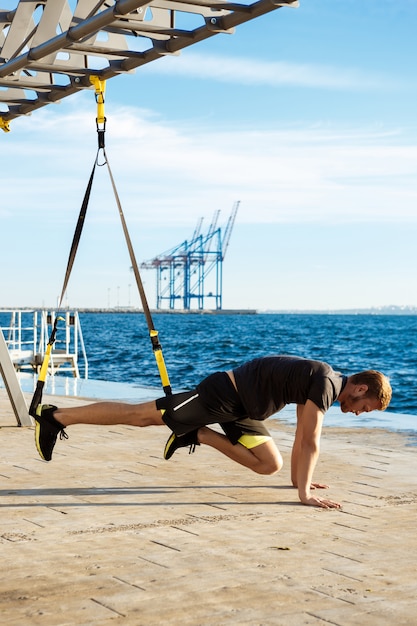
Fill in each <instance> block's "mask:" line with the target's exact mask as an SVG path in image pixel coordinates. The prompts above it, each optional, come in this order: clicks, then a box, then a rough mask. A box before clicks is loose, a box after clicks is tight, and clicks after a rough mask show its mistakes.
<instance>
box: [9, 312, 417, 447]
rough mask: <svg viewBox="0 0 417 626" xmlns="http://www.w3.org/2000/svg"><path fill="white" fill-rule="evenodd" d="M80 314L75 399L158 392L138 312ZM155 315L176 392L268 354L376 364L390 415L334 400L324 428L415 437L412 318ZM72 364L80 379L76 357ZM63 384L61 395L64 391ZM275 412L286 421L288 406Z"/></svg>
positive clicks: (352, 367) (416, 322)
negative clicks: (345, 407)
mask: <svg viewBox="0 0 417 626" xmlns="http://www.w3.org/2000/svg"><path fill="white" fill-rule="evenodd" d="M2 316H4V314H0V326H1V325H2ZM79 320H80V326H81V331H82V337H83V341H84V345H85V349H86V353H87V360H88V381H85V382H84V383H83V387H82V388H80V387H79V385H78V387H77V390H76V391H73V392H72V393H74V395H83V396H88V397H93V398H95V397H97V398H103V399H114V400H127V401H134V400H135V398H137V399H138V400H140V399H141V397H142V395H141V393H139V391H140V390H141V389H142V388H145V389H147V390H148V391H149V393H151V395H153V396H152V397H157V396H159V395H163V393H162V390H161V381H160V378H159V371H158V367H157V364H156V361H155V357H154V353H153V350H152V344H151V340H150V337H149V329H148V325H147V322H146V318H145V316H144V314H143V313H142V312H140V311H139V312H126V311H124V312H117V311H116V312H113V311H111V312H106V311H102V312H79ZM152 321H153V326H154V328H155V329H156V330H157V331H158V337H159V340H160V344H161V346H162V354H163V358H164V361H165V365H166V368H167V371H168V375H169V379H170V383H171V387H172V389H173V391H174V392H175V391H182V390H184V389H189V388H192V387H194V386H195V385H196V384H197V383H198V382H199V381H200V380H201V379H202V378H204V377H205V376H207V375H208V374H210V373H212V372H215V371H218V370H226V369H231V368H233V367H236V366H237V365H239V364H241V363H243V362H245V361H248V360H250V359H253V358H256V357H259V356H265V355H273V354H288V355H297V356H301V357H306V358H311V359H318V360H322V361H326V362H327V363H329V364H330V365H331V366H332V367H333V368H334V369H335V370H337V371H340V372H343V373H344V374H346V375H349V374H352V373H355V372H357V371H361V370H365V369H376V370H380V371H382V372H383V373H384V374H386V375H387V376H388V377H389V378H390V381H391V385H392V388H393V398H392V402H391V404H390V407H389V409H388V411H386V412H379V411H376V412H373V413H369V414H366V415H361V416H354V415H350V414H342V413H341V412H340V410H339V409H338V407H337V406H335V407H332V409H331V410H330V411H329V414H328V415H326V419H325V424H326V423H327V425H330V426H343V427H351V426H353V427H361V426H363V427H367V428H369V427H373V426H374V427H383V428H388V429H391V430H401V431H405V432H407V433H409V434H410V435H411V436H414V437H417V315H382V314H381V315H378V314H360V313H359V314H338V313H333V314H326V313H317V314H310V313H253V314H249V313H247V314H245V313H244V312H243V313H242V312H236V313H233V312H228V313H221V312H216V313H209V312H201V313H199V312H192V313H183V312H177V313H175V312H174V313H171V312H153V313H152ZM3 323H4V322H3ZM58 333H59V331H58ZM58 337H59V334H58ZM79 366H80V371H81V375H83V362H82V360H80V363H79ZM57 378H58V377H57V376H55V379H57ZM60 378H63V377H60ZM65 383H66V387H65V389H66V391H65V393H71V390H69V391H68V389H70V387H68V380H66V381H65ZM25 384H26V386H27V385H29V388H30V386H32V387H33V384H34V383H33V381H32V382H26V383H25V381H23V382H22V388H24V385H25ZM55 385H56V381H55ZM29 388H26V389H24V390H29ZM46 390H47V389H46ZM58 393H59V392H58ZM279 418H280V419H282V418H284V419H286V420H287V421H292V420H293V419H294V407H289V408H288V410H286V411H285V412H284V415H281V414H279Z"/></svg>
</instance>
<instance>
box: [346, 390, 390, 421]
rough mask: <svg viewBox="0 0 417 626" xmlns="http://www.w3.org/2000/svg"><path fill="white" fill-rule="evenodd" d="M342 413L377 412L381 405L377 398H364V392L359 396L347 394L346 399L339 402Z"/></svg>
mask: <svg viewBox="0 0 417 626" xmlns="http://www.w3.org/2000/svg"><path fill="white" fill-rule="evenodd" d="M340 409H341V411H342V413H355V415H360V414H361V413H369V411H379V410H380V409H381V403H380V401H379V400H378V399H377V398H370V397H368V398H367V397H366V392H365V393H362V394H361V395H357V394H355V393H349V394H347V396H346V398H345V399H343V400H342V401H341V402H340Z"/></svg>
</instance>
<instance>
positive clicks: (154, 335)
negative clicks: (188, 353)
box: [90, 76, 172, 395]
mask: <svg viewBox="0 0 417 626" xmlns="http://www.w3.org/2000/svg"><path fill="white" fill-rule="evenodd" d="M90 80H91V82H92V83H93V84H94V86H95V89H96V101H97V119H96V122H97V132H98V134H99V139H98V141H99V149H102V150H103V155H104V164H106V165H107V169H108V172H109V176H110V181H111V184H112V188H113V193H114V197H115V200H116V204H117V208H118V211H119V217H120V220H121V223H122V228H123V233H124V236H125V239H126V244H127V248H128V251H129V256H130V262H131V265H132V270H133V273H134V276H135V280H136V284H137V287H138V291H139V296H140V299H141V302H142V307H143V312H144V314H145V318H146V322H147V325H148V330H149V336H150V339H151V343H152V349H153V353H154V356H155V360H156V364H157V367H158V372H159V376H160V379H161V382H162V388H163V390H164V393H165V395H171V394H172V389H171V384H170V382H169V376H168V371H167V368H166V365H165V361H164V356H163V354H162V346H161V344H160V342H159V338H158V331H157V330H156V329H155V326H154V323H153V320H152V316H151V312H150V309H149V305H148V301H147V298H146V294H145V290H144V287H143V283H142V279H141V276H140V273H139V267H138V264H137V261H136V257H135V253H134V250H133V246H132V241H131V239H130V235H129V231H128V228H127V224H126V220H125V217H124V214H123V209H122V205H121V202H120V198H119V194H118V193H117V189H116V184H115V182H114V178H113V174H112V171H111V168H110V163H109V160H108V157H107V154H106V149H105V139H104V133H105V127H106V118H105V115H104V91H105V81H101V80H100V79H99V78H98V77H96V76H92V77H91V78H90ZM104 164H102V165H104Z"/></svg>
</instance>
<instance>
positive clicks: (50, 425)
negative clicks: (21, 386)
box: [35, 404, 68, 461]
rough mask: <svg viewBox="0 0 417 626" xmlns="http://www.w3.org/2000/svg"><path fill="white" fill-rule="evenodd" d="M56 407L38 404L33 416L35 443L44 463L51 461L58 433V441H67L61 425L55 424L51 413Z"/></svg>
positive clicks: (55, 421)
mask: <svg viewBox="0 0 417 626" xmlns="http://www.w3.org/2000/svg"><path fill="white" fill-rule="evenodd" d="M56 409H57V407H56V406H53V405H52V404H39V406H38V407H37V409H36V415H35V443H36V448H37V450H38V452H39V455H40V457H41V458H42V459H43V460H44V461H50V460H51V459H52V450H53V449H54V446H55V443H56V438H57V436H58V433H59V438H60V439H68V435H67V433H66V432H65V430H64V427H63V425H62V424H60V423H59V422H57V420H56V419H55V418H54V416H53V412H54V411H56Z"/></svg>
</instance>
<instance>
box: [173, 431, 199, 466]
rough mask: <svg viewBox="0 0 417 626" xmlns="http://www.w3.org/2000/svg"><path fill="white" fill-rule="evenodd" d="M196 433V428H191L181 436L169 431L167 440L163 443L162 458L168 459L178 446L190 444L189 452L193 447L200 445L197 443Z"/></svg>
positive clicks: (182, 446) (184, 446) (193, 449)
mask: <svg viewBox="0 0 417 626" xmlns="http://www.w3.org/2000/svg"><path fill="white" fill-rule="evenodd" d="M197 433H198V429H197V430H192V431H191V432H190V433H187V434H186V435H181V436H178V435H176V434H175V433H171V435H170V437H169V438H168V441H167V442H166V444H165V450H164V459H165V460H166V461H168V459H170V458H171V457H172V455H173V454H174V452H175V450H178V448H186V447H187V446H190V452H189V454H191V453H192V452H194V451H195V447H196V446H199V445H200V444H199V443H198V439H197Z"/></svg>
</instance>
